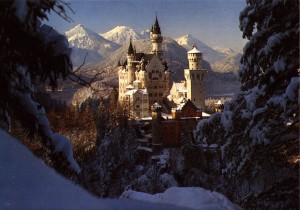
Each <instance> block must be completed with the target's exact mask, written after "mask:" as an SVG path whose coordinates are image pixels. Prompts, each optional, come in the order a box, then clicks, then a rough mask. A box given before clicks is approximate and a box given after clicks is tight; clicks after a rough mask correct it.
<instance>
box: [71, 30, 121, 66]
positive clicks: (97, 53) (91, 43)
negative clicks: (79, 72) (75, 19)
mask: <svg viewBox="0 0 300 210" xmlns="http://www.w3.org/2000/svg"><path fill="white" fill-rule="evenodd" d="M65 35H66V37H67V39H68V41H69V44H70V45H71V46H72V47H73V53H72V61H73V64H74V65H75V66H78V65H80V64H81V63H82V62H83V59H84V57H85V55H86V53H88V56H87V60H86V63H97V62H100V61H101V60H103V58H104V57H106V56H108V55H109V54H110V53H111V52H113V51H115V50H116V49H118V48H119V47H120V45H118V44H116V43H114V42H111V41H109V40H107V39H105V38H103V37H102V36H100V35H99V34H97V33H96V32H94V31H93V30H91V29H89V28H86V27H85V26H83V25H81V24H79V25H77V26H75V27H74V28H72V29H70V30H68V31H67V32H66V33H65Z"/></svg>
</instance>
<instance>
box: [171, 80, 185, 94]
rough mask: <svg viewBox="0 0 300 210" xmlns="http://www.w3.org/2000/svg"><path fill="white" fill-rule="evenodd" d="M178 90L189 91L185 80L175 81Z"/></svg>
mask: <svg viewBox="0 0 300 210" xmlns="http://www.w3.org/2000/svg"><path fill="white" fill-rule="evenodd" d="M173 85H174V87H175V90H176V92H182V93H185V92H187V89H186V86H185V83H184V82H173Z"/></svg>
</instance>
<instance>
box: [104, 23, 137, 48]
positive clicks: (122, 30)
mask: <svg viewBox="0 0 300 210" xmlns="http://www.w3.org/2000/svg"><path fill="white" fill-rule="evenodd" d="M100 35H101V36H103V37H104V38H105V39H107V40H110V41H112V42H115V43H118V44H120V45H122V46H123V45H125V44H128V43H129V41H130V39H132V40H138V39H142V35H141V34H138V33H137V32H135V31H134V30H133V29H132V28H129V27H127V26H117V27H115V28H113V29H111V30H110V31H108V32H106V33H103V34H100Z"/></svg>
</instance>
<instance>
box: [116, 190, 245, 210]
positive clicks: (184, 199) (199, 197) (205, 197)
mask: <svg viewBox="0 0 300 210" xmlns="http://www.w3.org/2000/svg"><path fill="white" fill-rule="evenodd" d="M121 198H127V199H132V200H139V201H147V202H153V203H168V204H174V205H176V206H182V207H188V208H190V209H195V210H198V209H203V210H205V209H211V210H239V209H241V208H240V207H238V206H236V205H235V204H233V203H231V202H230V201H229V200H228V198H226V197H225V196H224V195H222V194H220V193H217V192H211V191H208V190H205V189H203V188H201V187H171V188H169V189H167V190H166V191H165V192H163V193H158V194H154V195H150V194H147V193H143V192H137V191H133V190H127V191H125V192H123V194H122V195H121Z"/></svg>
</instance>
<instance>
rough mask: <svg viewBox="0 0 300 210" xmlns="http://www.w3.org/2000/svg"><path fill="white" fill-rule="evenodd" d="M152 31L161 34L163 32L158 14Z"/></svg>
mask: <svg viewBox="0 0 300 210" xmlns="http://www.w3.org/2000/svg"><path fill="white" fill-rule="evenodd" d="M151 32H152V33H153V34H161V32H160V27H159V23H158V20H157V16H156V18H155V22H154V24H153V26H152V28H151Z"/></svg>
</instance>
